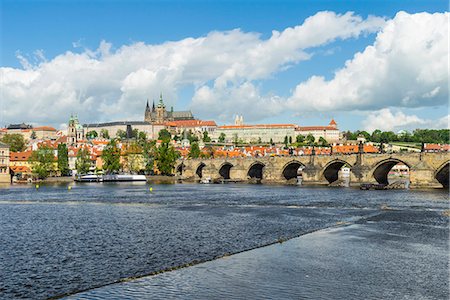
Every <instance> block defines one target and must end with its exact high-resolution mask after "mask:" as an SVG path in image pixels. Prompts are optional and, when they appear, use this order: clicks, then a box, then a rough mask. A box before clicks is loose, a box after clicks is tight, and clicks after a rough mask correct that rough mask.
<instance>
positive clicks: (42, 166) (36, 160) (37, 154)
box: [29, 146, 55, 179]
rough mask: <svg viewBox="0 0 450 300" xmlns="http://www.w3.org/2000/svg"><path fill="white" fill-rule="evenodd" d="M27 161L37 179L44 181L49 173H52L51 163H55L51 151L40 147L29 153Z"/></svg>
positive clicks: (45, 147) (48, 148)
mask: <svg viewBox="0 0 450 300" xmlns="http://www.w3.org/2000/svg"><path fill="white" fill-rule="evenodd" d="M29 161H30V162H31V164H32V170H33V173H34V174H35V175H36V176H37V177H38V178H39V179H45V178H47V177H48V175H49V174H50V172H51V171H54V168H53V163H54V162H55V156H54V154H53V149H52V148H50V147H47V146H44V147H41V148H39V149H38V150H36V151H33V153H31V155H30V158H29Z"/></svg>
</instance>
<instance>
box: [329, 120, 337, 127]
mask: <svg viewBox="0 0 450 300" xmlns="http://www.w3.org/2000/svg"><path fill="white" fill-rule="evenodd" d="M328 125H330V126H333V125H334V126H336V125H337V123H336V121H335V120H334V119H331V122H330V124H328Z"/></svg>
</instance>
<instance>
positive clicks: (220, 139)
mask: <svg viewBox="0 0 450 300" xmlns="http://www.w3.org/2000/svg"><path fill="white" fill-rule="evenodd" d="M225 137H226V135H225V133H223V132H222V133H221V134H220V135H219V143H224V142H225Z"/></svg>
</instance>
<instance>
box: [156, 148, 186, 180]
mask: <svg viewBox="0 0 450 300" xmlns="http://www.w3.org/2000/svg"><path fill="white" fill-rule="evenodd" d="M179 157H180V153H179V152H177V151H175V148H173V146H169V143H162V144H161V146H159V147H158V149H157V150H156V158H155V159H156V165H157V167H158V170H159V172H160V173H161V174H162V175H172V172H173V169H174V167H175V162H176V160H177V159H178V158H179Z"/></svg>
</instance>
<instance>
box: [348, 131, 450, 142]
mask: <svg viewBox="0 0 450 300" xmlns="http://www.w3.org/2000/svg"><path fill="white" fill-rule="evenodd" d="M358 136H363V137H364V138H365V139H366V140H367V141H369V142H374V143H389V142H408V143H427V144H448V143H449V142H450V130H449V129H416V130H414V131H413V132H412V133H411V132H409V131H401V132H400V133H395V132H393V131H381V130H379V129H377V130H374V131H373V132H372V133H371V134H370V133H369V132H367V131H360V130H357V131H354V132H351V131H346V132H344V137H345V138H346V139H347V140H356V139H357V138H358Z"/></svg>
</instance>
